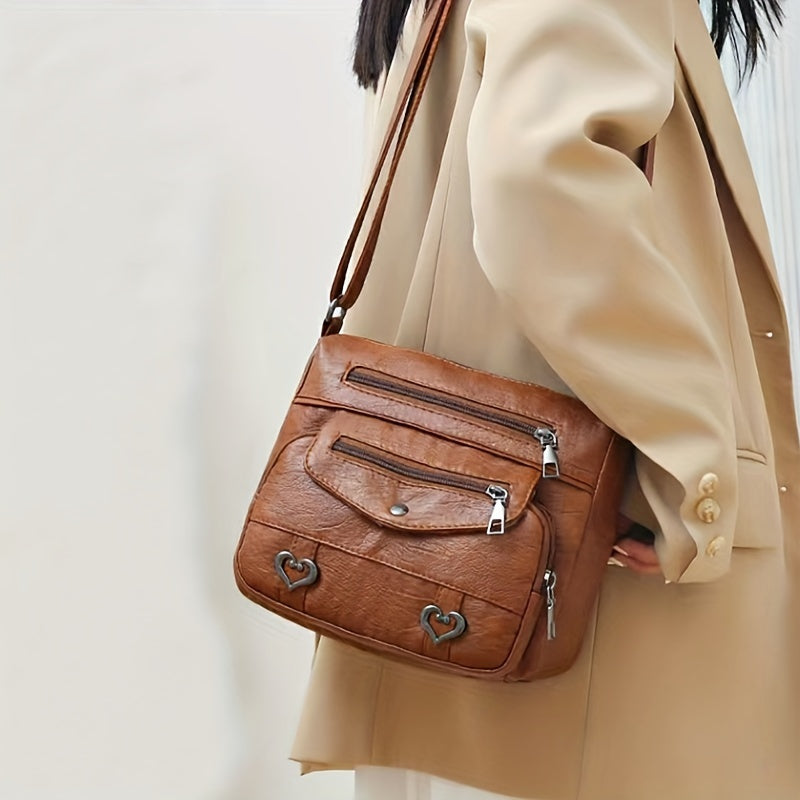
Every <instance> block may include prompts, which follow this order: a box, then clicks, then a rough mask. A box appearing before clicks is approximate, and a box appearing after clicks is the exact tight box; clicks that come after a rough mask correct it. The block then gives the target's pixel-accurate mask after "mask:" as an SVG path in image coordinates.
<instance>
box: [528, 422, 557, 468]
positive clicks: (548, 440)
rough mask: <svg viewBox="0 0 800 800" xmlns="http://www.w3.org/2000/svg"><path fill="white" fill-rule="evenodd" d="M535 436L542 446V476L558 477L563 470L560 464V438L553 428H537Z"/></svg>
mask: <svg viewBox="0 0 800 800" xmlns="http://www.w3.org/2000/svg"><path fill="white" fill-rule="evenodd" d="M534 436H535V437H536V438H537V439H538V440H539V444H541V446H542V477H543V478H558V477H560V475H561V470H560V468H559V466H558V455H557V454H556V450H557V449H558V438H557V437H556V432H555V431H554V430H553V429H552V428H537V429H536V433H535V434H534Z"/></svg>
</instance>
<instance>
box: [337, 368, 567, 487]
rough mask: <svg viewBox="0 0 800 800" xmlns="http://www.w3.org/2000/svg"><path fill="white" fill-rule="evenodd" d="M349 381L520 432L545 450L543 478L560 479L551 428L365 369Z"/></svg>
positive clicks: (352, 374) (348, 380) (351, 374)
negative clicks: (530, 437) (531, 438)
mask: <svg viewBox="0 0 800 800" xmlns="http://www.w3.org/2000/svg"><path fill="white" fill-rule="evenodd" d="M346 380H347V382H349V383H357V384H360V385H362V386H369V387H370V388H373V389H381V390H383V391H386V392H391V393H392V394H398V395H401V396H403V397H410V398H412V399H413V400H420V401H422V402H423V403H429V404H430V405H434V406H440V407H442V408H449V409H452V410H453V411H458V412H460V413H461V414H466V415H467V416H471V417H475V418H477V419H482V420H484V421H486V422H492V423H495V424H496V425H502V426H503V427H505V428H509V429H510V430H514V431H517V432H518V433H524V434H527V435H528V436H532V437H533V438H534V439H536V440H537V441H538V442H539V444H540V445H541V447H542V477H543V478H558V477H559V475H560V470H559V464H558V455H557V453H556V450H558V437H557V435H556V432H555V431H554V430H553V429H552V428H547V427H544V426H538V425H533V424H531V423H529V422H524V421H523V420H521V419H517V418H515V417H511V416H507V415H505V414H502V413H500V412H499V411H494V410H492V409H489V408H484V407H483V406H479V405H477V404H473V403H470V402H469V401H468V400H462V399H460V398H458V397H453V396H452V395H447V394H444V393H439V392H435V391H429V390H427V389H423V388H422V387H419V386H414V385H413V384H409V383H400V382H398V381H393V380H392V379H391V378H386V377H383V376H381V375H375V374H374V373H371V372H368V371H367V370H365V369H363V368H358V367H357V368H355V369H353V370H351V371H350V372H349V373H348V375H347V378H346Z"/></svg>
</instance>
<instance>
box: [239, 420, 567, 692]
mask: <svg viewBox="0 0 800 800" xmlns="http://www.w3.org/2000/svg"><path fill="white" fill-rule="evenodd" d="M412 456H413V457H412ZM484 456H485V457H484ZM538 479H539V477H538V472H537V471H536V470H535V469H532V468H531V467H530V466H529V465H523V464H517V463H515V462H513V461H510V460H507V459H504V458H501V457H498V456H496V455H492V454H481V453H476V452H475V451H474V449H472V448H468V447H465V446H463V445H459V444H458V443H454V442H449V441H446V440H440V439H438V438H437V437H436V436H431V435H429V434H426V433H424V432H422V431H417V430H413V429H411V428H407V427H405V426H401V425H397V424H394V423H387V422H385V421H383V420H379V419H371V418H369V417H364V416H361V415H358V414H353V413H350V412H342V411H337V412H334V413H333V414H332V415H331V417H330V418H329V419H328V420H327V421H326V423H325V424H324V425H323V427H322V430H321V431H320V432H319V433H318V434H317V435H316V437H314V438H313V440H312V439H311V438H310V437H303V438H301V439H298V440H295V441H293V442H291V443H289V444H288V445H287V447H286V448H285V450H284V451H283V452H282V453H281V454H280V455H279V456H278V457H277V459H276V462H275V464H274V466H273V468H272V469H271V471H270V473H269V475H268V477H267V479H266V481H265V483H264V484H263V485H262V486H261V488H260V490H259V492H258V496H257V498H256V500H255V502H254V504H253V507H252V510H251V515H250V520H249V522H248V524H247V527H246V530H245V536H244V539H243V543H242V549H241V553H242V554H243V555H244V558H243V559H242V561H241V563H244V564H247V563H255V562H259V563H260V564H261V568H260V569H259V570H253V569H251V570H249V571H247V572H246V574H243V575H242V581H243V583H244V584H245V586H243V587H242V588H243V591H245V593H247V592H248V589H249V591H250V592H251V593H252V592H256V593H257V596H256V598H255V599H257V601H258V602H261V603H262V604H265V605H267V607H270V606H272V607H275V606H276V605H277V606H280V609H281V610H280V613H282V614H283V615H284V616H288V617H290V618H293V619H295V621H298V622H301V624H307V623H308V622H310V621H311V620H312V619H313V625H311V624H310V625H309V627H314V629H315V630H318V631H319V632H322V633H324V632H325V631H326V630H328V631H329V632H330V633H331V634H332V635H337V634H338V635H341V632H342V631H346V632H347V633H348V635H352V636H353V637H355V638H354V639H353V641H354V643H358V642H361V643H362V644H363V646H365V647H369V648H372V649H375V648H376V646H377V647H378V649H383V650H384V651H385V652H387V653H388V654H392V653H397V654H398V655H399V654H402V655H403V656H404V657H405V658H406V659H408V658H411V660H412V661H415V660H419V661H421V662H424V661H426V660H435V661H437V662H439V663H440V665H442V664H449V665H451V666H452V668H453V670H454V671H462V672H463V671H465V670H466V671H470V670H476V671H481V672H483V673H484V674H487V673H488V674H491V673H492V671H497V673H498V677H502V676H503V675H504V674H506V673H507V672H508V671H509V670H510V669H511V668H513V665H515V664H516V663H517V662H518V660H519V659H520V658H521V656H522V653H523V652H524V649H525V646H526V645H527V642H528V641H529V640H530V637H531V635H532V632H533V629H534V628H535V626H536V625H537V624H539V618H540V614H541V610H542V609H541V606H542V596H543V594H544V573H545V570H546V569H547V566H548V563H549V562H550V560H551V558H552V553H551V546H552V537H551V532H550V526H549V522H548V519H547V517H546V516H545V514H544V513H543V512H542V511H541V510H540V509H538V508H537V507H536V506H534V505H533V503H532V502H531V498H532V495H533V493H534V490H535V486H536V483H537V481H538ZM295 499H296V500H297V502H295ZM501 516H502V518H503V519H504V522H505V525H504V532H502V533H501V529H502V528H503V525H502V521H501ZM321 520H322V521H324V522H323V524H320V521H321ZM490 528H491V529H492V533H493V534H495V535H487V530H488V529H490ZM276 559H277V561H276ZM312 563H313V568H312V567H311V566H310V564H312ZM306 565H308V566H306ZM312 573H313V580H311V577H312ZM304 579H308V581H307V582H306V583H303V580H304ZM290 584H296V586H292V587H291V588H290ZM251 596H252V595H251ZM265 599H268V602H264V601H265ZM276 610H277V609H276ZM376 643H381V644H380V646H378V645H376Z"/></svg>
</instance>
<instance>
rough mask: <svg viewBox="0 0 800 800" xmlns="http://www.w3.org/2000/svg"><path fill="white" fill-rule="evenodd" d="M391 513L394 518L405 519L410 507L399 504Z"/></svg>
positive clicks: (393, 507)
mask: <svg viewBox="0 0 800 800" xmlns="http://www.w3.org/2000/svg"><path fill="white" fill-rule="evenodd" d="M389 511H390V513H391V514H392V516H393V517H404V516H405V515H406V514H408V506H407V505H405V504H404V503H398V504H397V505H395V506H392V507H391V508H390V509H389Z"/></svg>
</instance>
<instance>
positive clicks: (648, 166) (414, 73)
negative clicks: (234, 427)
mask: <svg viewBox="0 0 800 800" xmlns="http://www.w3.org/2000/svg"><path fill="white" fill-rule="evenodd" d="M453 2H454V0H428V3H427V10H426V12H425V16H424V18H423V22H422V26H421V28H420V31H419V34H418V36H417V40H416V42H415V45H414V50H413V51H412V53H411V57H410V58H409V63H408V68H407V69H406V74H405V76H404V77H403V83H402V84H401V86H400V91H399V92H398V96H397V101H396V103H395V107H394V110H393V112H392V116H391V121H390V122H389V127H388V128H387V130H386V134H385V136H384V139H383V143H382V145H381V149H380V151H379V155H378V160H377V163H376V164H375V169H374V170H373V173H372V179H371V180H370V183H369V186H368V187H367V191H366V194H365V196H364V200H363V202H362V203H361V208H360V209H359V211H358V214H357V215H356V220H355V223H354V224H353V229H352V230H351V232H350V236H349V237H348V239H347V244H346V245H345V247H344V252H343V253H342V257H341V259H340V260H339V266H338V268H337V270H336V275H335V276H334V279H333V284H332V285H331V291H330V305H329V307H328V313H327V315H326V317H325V320H324V322H323V324H322V335H323V336H327V335H329V334H333V333H338V332H339V331H340V330H341V328H342V322H343V320H344V315H345V314H346V313H347V311H348V309H350V308H352V307H353V305H354V304H355V302H356V300H357V299H358V296H359V295H360V294H361V290H362V289H363V287H364V281H365V280H366V278H367V273H368V272H369V268H370V266H371V264H372V258H373V256H374V254H375V246H376V244H377V241H378V234H379V233H380V229H381V223H382V222H383V216H384V214H385V212H386V205H387V203H388V202H389V192H390V191H391V188H392V183H393V181H394V176H395V173H396V172H397V167H398V164H399V163H400V156H401V155H402V153H403V149H404V147H405V144H406V141H407V140H408V135H409V133H410V132H411V124H412V123H413V121H414V117H415V116H416V113H417V109H418V108H419V104H420V100H421V99H422V92H423V90H424V88H425V84H426V83H427V81H428V76H429V75H430V71H431V66H432V65H433V57H434V56H435V55H436V50H437V48H438V47H439V42H440V41H441V38H442V33H443V32H444V28H445V24H446V23H447V18H448V16H449V14H450V10H451V9H452V6H453ZM398 129H399V134H398V135H397V144H396V146H395V149H394V153H393V154H392V160H391V162H390V164H389V172H388V174H387V176H386V183H385V184H384V187H383V192H382V193H381V196H380V199H379V201H378V205H377V207H376V209H375V215H374V217H373V219H372V223H371V224H370V228H369V231H368V232H367V236H366V239H365V242H364V247H363V249H362V251H361V254H360V256H359V258H358V261H357V262H356V266H355V268H354V269H353V274H352V276H351V278H350V281H349V282H348V283H347V285H346V286H345V283H346V281H347V272H348V268H349V266H350V261H351V259H352V257H353V252H354V251H355V246H356V241H357V239H358V236H359V234H360V232H361V229H362V227H363V225H364V220H365V219H366V216H367V210H368V209H369V206H370V203H371V202H372V198H373V196H374V194H375V189H376V187H377V185H378V180H379V177H380V174H381V171H382V170H383V166H384V164H385V163H386V159H387V156H388V154H389V150H390V147H391V144H392V141H393V140H394V138H395V134H397V132H398ZM654 159H655V138H653V139H651V140H650V141H649V142H648V143H647V144H646V145H645V146H644V147H643V148H642V153H641V161H640V164H639V166H640V167H641V169H642V171H643V172H644V173H645V175H646V176H647V180H648V181H650V182H651V183H652V176H653V164H654Z"/></svg>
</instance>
